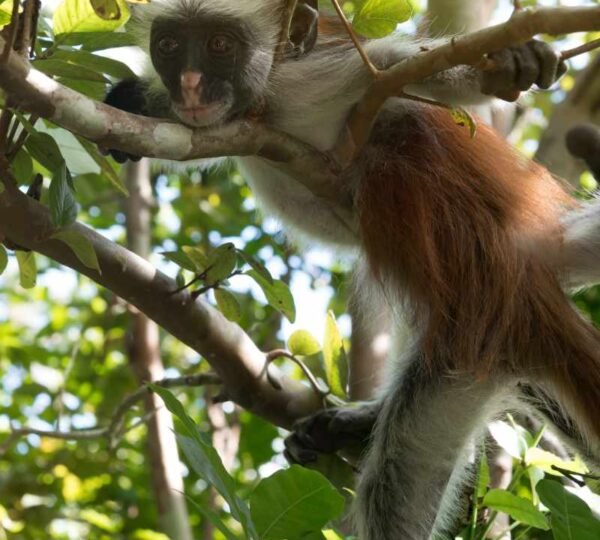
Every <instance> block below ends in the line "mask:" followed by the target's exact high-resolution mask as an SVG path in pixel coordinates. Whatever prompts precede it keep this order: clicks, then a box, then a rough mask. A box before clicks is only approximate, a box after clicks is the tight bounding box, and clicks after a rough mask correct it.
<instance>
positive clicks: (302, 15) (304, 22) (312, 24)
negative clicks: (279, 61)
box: [289, 0, 319, 58]
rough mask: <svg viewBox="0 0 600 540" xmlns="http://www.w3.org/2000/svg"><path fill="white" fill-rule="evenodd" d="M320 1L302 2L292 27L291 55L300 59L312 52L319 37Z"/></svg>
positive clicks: (301, 0)
mask: <svg viewBox="0 0 600 540" xmlns="http://www.w3.org/2000/svg"><path fill="white" fill-rule="evenodd" d="M318 23H319V1H318V0H300V2H298V5H297V6H296V11H295V12H294V17H293V18H292V24H291V27H290V44H291V50H290V52H289V55H290V56H292V57H296V58H297V57H299V56H302V55H304V54H306V53H308V52H310V51H311V49H312V48H313V47H314V46H315V43H316V41H317V36H318V33H319V31H318V26H319V25H318Z"/></svg>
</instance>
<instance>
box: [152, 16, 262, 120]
mask: <svg viewBox="0 0 600 540" xmlns="http://www.w3.org/2000/svg"><path fill="white" fill-rule="evenodd" d="M257 42H258V40H257V39H254V36H253V35H252V31H251V30H250V28H248V27H247V26H246V25H245V24H244V23H243V22H242V21H239V20H237V19H233V18H228V17H214V16H213V17H199V16H197V17H194V18H191V19H188V20H185V19H169V18H162V19H160V18H159V19H156V20H155V21H154V22H153V24H152V32H151V37H150V54H151V59H152V64H153V65H154V69H156V71H157V73H158V75H159V76H160V78H161V80H162V82H163V84H164V85H165V87H166V88H167V90H168V92H169V96H170V99H171V108H172V110H173V112H174V113H175V115H176V116H177V117H178V118H179V119H180V120H181V121H182V122H183V123H185V124H187V125H190V126H194V127H201V126H209V125H213V124H217V123H222V122H225V121H227V120H231V119H232V118H234V117H236V116H240V115H242V114H243V113H245V112H246V111H247V110H248V109H249V108H250V107H251V106H252V105H253V104H254V103H256V101H257V100H258V99H259V98H260V96H261V95H262V94H263V92H264V89H265V88H266V84H267V79H268V76H269V72H270V70H271V64H272V56H273V55H272V53H271V52H269V51H264V50H261V49H260V48H259V47H257V46H256V45H255V44H256V43H257Z"/></svg>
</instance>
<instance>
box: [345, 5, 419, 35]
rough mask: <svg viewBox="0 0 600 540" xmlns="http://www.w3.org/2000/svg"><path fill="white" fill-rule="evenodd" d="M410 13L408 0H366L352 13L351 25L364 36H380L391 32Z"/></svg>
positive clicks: (410, 6)
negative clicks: (354, 13)
mask: <svg viewBox="0 0 600 540" xmlns="http://www.w3.org/2000/svg"><path fill="white" fill-rule="evenodd" d="M412 14H413V7H412V5H411V3H410V1H409V0H366V1H365V3H364V4H363V5H362V6H361V7H360V8H359V10H358V11H357V12H356V15H354V19H353V20H352V26H353V27H354V29H355V30H356V31H357V32H358V33H359V34H361V35H363V36H365V37H368V38H381V37H384V36H387V35H388V34H391V33H392V32H393V31H394V30H395V29H396V26H398V24H400V23H401V22H405V21H407V20H408V19H410V17H411V15H412Z"/></svg>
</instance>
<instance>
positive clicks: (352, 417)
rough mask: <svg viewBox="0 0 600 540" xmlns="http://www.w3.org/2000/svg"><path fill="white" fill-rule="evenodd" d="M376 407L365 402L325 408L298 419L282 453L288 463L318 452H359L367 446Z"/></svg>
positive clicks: (308, 459) (313, 457) (304, 461)
mask: <svg viewBox="0 0 600 540" xmlns="http://www.w3.org/2000/svg"><path fill="white" fill-rule="evenodd" d="M378 410H379V407H378V406H377V405H375V404H367V405H364V406H361V407H356V408H350V407H348V408H343V409H342V408H340V409H335V408H332V409H324V410H322V411H319V412H318V413H316V414H314V415H312V416H309V417H307V418H304V419H302V420H300V421H298V422H297V423H296V424H295V425H294V432H293V433H292V434H291V435H290V436H289V437H288V438H287V439H286V440H285V457H286V458H287V460H288V461H289V462H290V463H298V464H300V465H306V464H308V463H312V462H314V461H316V460H317V458H318V455H319V454H333V453H335V452H338V451H341V450H348V451H350V452H351V453H355V452H356V451H357V450H358V451H359V453H362V451H363V450H364V449H365V448H366V446H367V444H368V442H369V439H370V436H371V432H372V431H373V427H374V425H375V420H376V418H377V413H378Z"/></svg>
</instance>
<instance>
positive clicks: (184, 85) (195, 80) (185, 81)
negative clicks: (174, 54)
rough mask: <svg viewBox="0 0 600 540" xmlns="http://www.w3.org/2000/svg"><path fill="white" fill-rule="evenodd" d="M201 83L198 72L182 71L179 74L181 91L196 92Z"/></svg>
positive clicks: (200, 74) (200, 76) (200, 75)
mask: <svg viewBox="0 0 600 540" xmlns="http://www.w3.org/2000/svg"><path fill="white" fill-rule="evenodd" d="M201 83H202V73H199V72H198V71H184V72H183V73H182V74H181V89H182V90H197V89H198V88H200V84H201Z"/></svg>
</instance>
